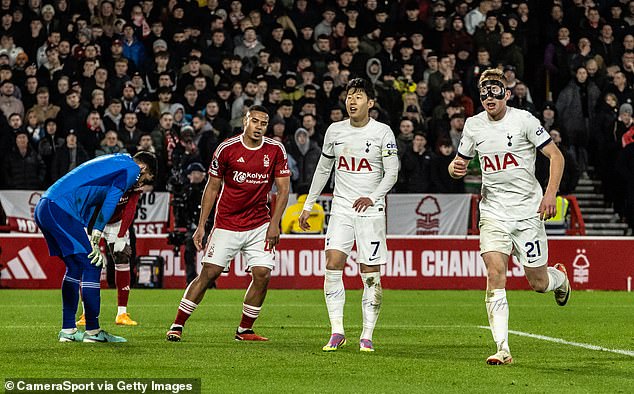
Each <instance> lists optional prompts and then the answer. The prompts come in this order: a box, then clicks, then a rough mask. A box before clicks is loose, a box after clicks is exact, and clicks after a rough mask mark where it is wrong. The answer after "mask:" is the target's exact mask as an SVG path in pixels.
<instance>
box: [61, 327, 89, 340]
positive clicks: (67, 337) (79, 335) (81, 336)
mask: <svg viewBox="0 0 634 394" xmlns="http://www.w3.org/2000/svg"><path fill="white" fill-rule="evenodd" d="M57 337H58V338H59V341H60V342H81V341H83V340H84V333H83V332H81V331H79V330H75V332H74V333H72V334H66V333H65V332H64V331H60V332H59V334H57Z"/></svg>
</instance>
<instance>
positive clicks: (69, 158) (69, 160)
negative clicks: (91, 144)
mask: <svg viewBox="0 0 634 394" xmlns="http://www.w3.org/2000/svg"><path fill="white" fill-rule="evenodd" d="M88 160H90V157H89V156H88V153H86V150H85V149H84V148H83V147H82V146H81V144H79V142H78V141H77V135H76V134H75V133H69V134H68V135H67V136H66V143H65V144H64V145H62V146H61V147H60V148H59V149H58V150H57V151H56V152H55V156H54V157H53V162H52V167H53V168H52V169H51V179H52V180H53V182H55V181H56V180H58V179H59V178H61V177H63V176H64V175H66V173H68V172H69V171H70V170H72V169H73V168H75V167H77V166H78V165H80V164H81V163H84V162H86V161H88Z"/></svg>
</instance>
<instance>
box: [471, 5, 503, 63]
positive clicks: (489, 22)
mask: <svg viewBox="0 0 634 394" xmlns="http://www.w3.org/2000/svg"><path fill="white" fill-rule="evenodd" d="M500 33H502V25H501V24H500V23H499V20H498V13H497V12H495V11H489V12H488V13H487V15H486V19H485V20H484V25H482V26H481V27H478V28H477V29H476V31H475V33H474V34H473V43H474V46H475V47H476V48H480V47H486V48H487V49H488V50H489V51H490V52H491V57H492V58H493V59H496V56H497V54H498V52H499V50H500Z"/></svg>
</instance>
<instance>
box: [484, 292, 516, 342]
mask: <svg viewBox="0 0 634 394" xmlns="http://www.w3.org/2000/svg"><path fill="white" fill-rule="evenodd" d="M484 301H485V302H486V307H487V315H488V316H489V326H490V327H491V334H493V340H494V341H495V343H496V345H497V350H498V351H500V350H506V351H507V352H510V350H509V305H508V302H507V301H506V290H505V289H495V290H487V292H486V296H485V299H484Z"/></svg>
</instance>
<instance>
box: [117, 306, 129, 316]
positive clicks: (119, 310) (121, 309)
mask: <svg viewBox="0 0 634 394" xmlns="http://www.w3.org/2000/svg"><path fill="white" fill-rule="evenodd" d="M123 313H128V307H127V306H118V307H117V316H119V315H121V314H123Z"/></svg>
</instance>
